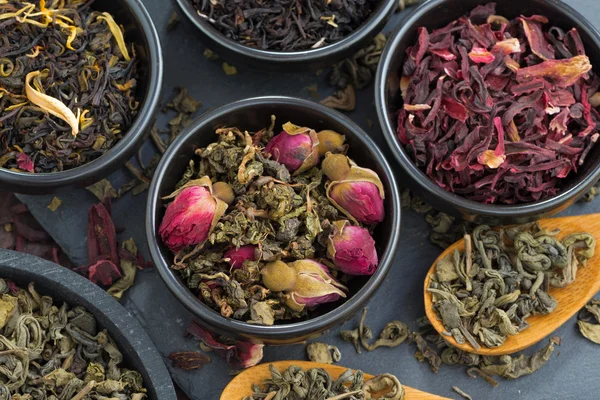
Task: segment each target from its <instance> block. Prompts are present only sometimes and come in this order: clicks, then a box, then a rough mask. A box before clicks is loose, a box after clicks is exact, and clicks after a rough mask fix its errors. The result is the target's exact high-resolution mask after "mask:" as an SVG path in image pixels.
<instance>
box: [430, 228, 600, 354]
mask: <svg viewBox="0 0 600 400" xmlns="http://www.w3.org/2000/svg"><path fill="white" fill-rule="evenodd" d="M557 234H558V232H550V231H545V230H542V229H541V228H540V227H539V225H537V224H527V225H522V226H517V227H511V228H500V229H498V230H492V229H490V227H488V226H486V225H481V226H478V227H475V228H474V229H473V230H472V233H470V234H465V236H464V239H465V250H464V251H463V252H459V251H458V250H456V251H454V253H453V254H451V255H449V256H448V257H446V258H444V259H442V260H440V261H439V262H438V264H437V265H436V273H435V274H434V275H433V276H432V280H431V283H430V286H429V288H428V289H427V290H428V291H429V292H430V293H431V295H432V298H433V309H434V310H435V311H436V313H437V315H438V317H439V318H440V319H441V321H442V323H443V324H444V327H445V329H446V333H445V334H448V335H451V336H453V337H454V339H455V340H456V341H457V342H458V343H461V344H462V343H465V342H469V343H470V344H471V346H473V348H475V349H479V348H480V346H485V347H488V348H493V347H498V346H501V345H502V344H503V343H504V341H505V340H506V338H507V337H508V336H512V335H517V334H518V333H519V332H521V331H522V330H524V329H527V328H528V324H527V317H528V316H529V315H535V314H542V315H544V314H549V313H551V312H553V311H554V309H555V308H556V306H557V305H558V303H557V301H556V300H555V299H554V298H553V297H552V296H551V295H550V294H549V293H548V289H549V288H550V287H565V286H567V285H568V284H570V283H572V282H573V281H574V280H575V277H576V273H577V269H578V268H579V267H584V266H585V262H586V260H588V259H589V258H591V257H592V256H593V255H594V251H595V246H596V241H595V238H594V237H593V236H592V235H590V234H589V233H577V234H572V235H569V236H567V237H565V238H563V239H562V240H559V239H558V236H557Z"/></svg>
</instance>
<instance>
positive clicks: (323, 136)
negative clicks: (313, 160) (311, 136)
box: [317, 130, 346, 157]
mask: <svg viewBox="0 0 600 400" xmlns="http://www.w3.org/2000/svg"><path fill="white" fill-rule="evenodd" d="M317 137H318V138H319V156H320V157H323V156H324V155H325V154H327V153H328V152H330V151H334V150H336V149H338V148H340V147H342V146H343V145H344V142H345V141H346V136H344V135H342V134H340V133H337V132H336V131H332V130H324V131H321V132H319V133H317Z"/></svg>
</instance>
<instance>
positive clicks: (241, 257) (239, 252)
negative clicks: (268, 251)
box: [223, 244, 256, 268]
mask: <svg viewBox="0 0 600 400" xmlns="http://www.w3.org/2000/svg"><path fill="white" fill-rule="evenodd" d="M255 251H256V246H254V245H252V244H249V245H246V246H241V247H240V248H235V247H233V248H231V249H229V250H227V251H226V252H225V254H224V255H223V258H224V259H226V260H227V262H228V263H229V265H231V267H232V268H242V265H243V264H244V261H246V260H250V261H254V260H256V255H255V254H256V253H255Z"/></svg>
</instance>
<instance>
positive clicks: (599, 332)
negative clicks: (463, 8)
mask: <svg viewBox="0 0 600 400" xmlns="http://www.w3.org/2000/svg"><path fill="white" fill-rule="evenodd" d="M577 325H579V331H580V332H581V334H582V335H583V336H584V337H585V338H586V339H588V340H591V341H592V342H594V343H597V344H600V324H591V323H589V322H585V321H577Z"/></svg>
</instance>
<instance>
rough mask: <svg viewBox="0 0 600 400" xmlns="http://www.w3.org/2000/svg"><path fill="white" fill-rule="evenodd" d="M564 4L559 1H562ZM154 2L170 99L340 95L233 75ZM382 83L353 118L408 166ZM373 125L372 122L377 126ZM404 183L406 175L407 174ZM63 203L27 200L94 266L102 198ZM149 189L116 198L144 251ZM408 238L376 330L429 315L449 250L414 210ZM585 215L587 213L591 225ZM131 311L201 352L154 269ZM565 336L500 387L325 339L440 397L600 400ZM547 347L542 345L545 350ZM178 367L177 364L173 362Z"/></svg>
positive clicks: (289, 354) (587, 345)
mask: <svg viewBox="0 0 600 400" xmlns="http://www.w3.org/2000/svg"><path fill="white" fill-rule="evenodd" d="M552 1H555V0H552ZM142 2H143V3H144V4H145V5H146V7H147V8H148V11H149V12H150V14H151V16H152V18H153V19H154V22H155V24H156V26H157V29H158V30H159V32H160V35H161V39H162V45H163V49H164V55H165V60H166V68H165V73H166V75H165V92H164V97H165V98H168V97H169V96H170V94H171V91H172V90H173V88H174V87H176V86H178V85H185V86H187V87H188V89H189V91H190V93H191V94H193V95H194V96H195V97H196V98H198V99H199V100H201V101H203V102H204V108H203V109H202V110H201V112H204V111H206V110H207V109H208V108H212V107H217V106H219V105H222V104H226V103H229V102H232V101H234V100H238V99H242V98H246V97H252V96H258V95H270V94H279V95H291V96H297V97H303V98H309V99H310V98H311V96H310V93H309V92H308V91H307V90H306V87H307V86H309V85H311V84H313V83H318V84H319V93H320V95H321V97H325V96H326V95H328V94H329V93H330V91H331V89H330V88H328V87H327V85H326V84H325V77H324V76H323V75H321V76H318V77H317V76H315V75H313V74H293V75H292V74H285V73H278V74H269V75H266V74H260V73H258V72H253V71H247V70H245V69H244V68H243V66H241V65H237V67H238V70H239V73H238V74H237V75H236V76H225V74H224V73H223V71H222V69H221V64H220V62H212V61H208V60H207V59H205V58H204V57H203V56H202V51H203V47H202V46H201V45H200V44H199V43H198V42H197V40H196V38H195V36H194V35H193V33H192V32H189V31H186V29H182V28H184V26H183V25H182V26H180V27H178V28H177V29H176V30H175V31H173V32H170V33H167V32H166V28H165V27H166V23H167V20H168V18H169V16H170V15H171V12H172V9H171V6H170V4H169V2H167V1H165V0H142ZM567 3H568V4H570V5H572V6H573V7H575V8H576V9H577V10H579V11H580V12H581V13H582V14H584V15H585V16H586V17H587V18H589V19H591V21H592V22H593V23H595V24H596V26H598V27H600V2H598V1H597V0H568V1H567ZM402 17H403V15H396V16H394V18H393V19H392V20H391V21H390V24H389V25H388V27H387V29H386V31H389V30H391V29H392V28H393V27H394V26H396V25H397V24H398V23H399V22H400V20H401V19H402ZM372 90H373V89H372V88H368V89H366V90H363V91H361V92H358V93H357V103H358V104H357V109H356V110H355V111H354V112H352V113H350V114H349V115H350V116H351V117H352V118H353V119H354V120H355V121H356V122H357V123H358V124H359V125H361V126H362V127H363V128H364V129H365V130H367V132H369V133H370V134H371V135H372V137H373V139H374V140H375V141H376V143H378V144H379V145H380V146H381V148H382V149H383V150H384V152H385V153H386V155H387V156H388V159H389V160H390V162H391V163H392V165H393V167H395V168H396V169H398V166H397V165H396V164H395V161H394V159H393V157H392V156H391V154H390V153H389V151H388V149H387V148H386V146H385V145H384V140H383V137H382V135H381V133H380V131H379V128H378V125H377V118H376V114H375V109H374V106H373V93H372ZM164 123H165V117H164V116H161V117H160V118H159V126H164V125H163V124H164ZM370 123H373V124H374V125H373V126H372V127H369V124H370ZM152 151H153V150H152V148H151V147H150V146H147V147H146V148H145V150H144V154H145V158H150V156H151V153H152ZM129 179H131V176H130V175H129V173H128V172H127V171H121V172H118V173H116V174H114V175H113V176H111V177H110V180H111V181H112V182H113V184H114V185H115V187H116V186H119V185H120V184H122V183H124V182H126V181H128V180H129ZM399 183H400V184H402V179H401V177H399ZM60 198H61V199H62V201H63V204H62V206H61V207H60V208H59V209H58V210H57V211H56V212H55V213H52V212H50V211H49V210H48V209H47V208H46V207H47V205H48V204H49V203H50V201H51V196H41V197H32V196H20V199H21V200H22V201H24V202H25V203H26V204H27V205H28V206H29V207H30V209H31V212H32V213H33V214H34V215H35V216H36V217H37V218H38V220H39V221H40V222H41V223H42V225H44V227H45V228H46V229H47V230H48V231H49V232H50V233H51V234H52V235H53V236H54V238H55V240H56V241H57V242H58V243H59V244H60V245H61V246H63V248H64V249H65V250H66V252H67V254H70V255H71V257H72V259H73V261H74V262H75V263H77V264H82V263H84V262H85V258H86V249H85V228H86V222H87V218H86V216H87V210H88V208H89V206H90V205H91V204H92V203H93V202H94V198H93V196H92V195H91V194H89V193H87V192H86V191H84V190H81V191H74V192H69V193H65V194H62V195H60ZM145 200H146V199H145V195H140V196H138V197H132V196H127V197H125V198H123V199H120V200H119V201H117V202H115V203H114V206H113V212H114V215H115V221H116V223H117V225H119V226H123V227H126V230H125V232H124V233H122V234H121V236H122V237H123V239H127V238H129V237H131V236H133V237H134V238H135V240H136V242H137V243H138V245H139V247H140V249H141V251H142V252H143V254H145V255H148V251H147V246H146V245H145V236H144V227H143V224H144V222H143V221H144V220H143V216H144V208H145ZM594 212H600V199H599V200H597V201H596V203H592V204H587V205H580V204H578V205H575V206H573V207H571V208H570V209H569V210H567V211H566V212H565V213H563V215H579V214H589V213H594ZM402 218H403V221H402V222H403V226H402V239H401V243H400V250H399V252H398V256H397V258H396V260H395V267H394V268H393V269H392V271H391V272H390V274H389V275H388V277H387V279H386V282H385V283H384V285H383V286H382V287H381V289H380V291H379V292H378V293H377V295H376V296H374V298H373V300H372V301H371V302H370V304H369V309H370V313H369V316H368V320H367V321H368V323H369V325H371V327H372V328H373V330H374V331H375V332H379V330H380V329H382V328H383V326H384V325H385V324H386V323H387V322H388V321H391V320H394V319H399V320H401V321H404V322H406V323H408V324H409V325H411V327H413V328H416V324H415V322H414V321H415V320H416V319H417V318H419V317H421V316H422V315H424V310H423V304H422V282H423V278H424V276H425V273H426V271H427V269H428V268H429V266H430V264H431V263H432V262H433V261H434V260H435V258H436V257H437V255H438V254H439V252H440V251H439V250H438V248H437V247H435V246H433V245H432V244H430V243H429V241H428V239H427V232H428V226H427V225H426V223H425V222H424V220H423V218H422V217H421V216H420V215H417V214H416V213H414V212H412V211H407V212H404V213H403V217H402ZM584 228H585V220H584V219H582V229H584ZM123 304H124V305H125V307H126V308H127V309H128V310H130V312H131V313H132V314H133V315H135V316H136V317H137V318H138V319H139V320H140V322H141V323H142V325H143V326H144V327H145V328H146V330H147V331H148V334H149V336H150V338H151V339H152V340H153V341H154V343H155V344H156V346H157V347H158V349H159V350H160V352H161V353H162V355H163V357H166V356H167V355H168V354H169V353H171V352H172V351H181V350H196V349H197V348H198V344H197V343H196V342H195V341H193V340H187V339H184V338H183V337H182V331H183V329H184V327H185V325H186V324H187V322H188V321H189V319H190V318H191V315H190V314H189V313H188V312H187V311H186V310H185V309H184V308H183V307H182V306H180V305H179V303H178V302H177V301H176V300H175V298H174V297H173V296H171V294H170V293H169V292H168V291H167V289H166V287H165V286H164V284H163V283H162V281H161V280H160V279H159V277H158V275H157V274H156V273H154V272H153V271H146V272H142V273H140V274H139V275H138V278H137V282H136V286H135V287H134V288H133V289H132V290H130V291H129V293H128V295H127V296H125V299H124V301H123ZM357 324H358V316H357V317H356V318H355V319H354V320H353V321H351V322H350V323H348V324H347V325H346V327H345V328H346V329H348V328H354V326H355V325H357ZM556 334H557V335H560V336H562V338H563V344H562V346H561V347H560V348H559V351H557V352H555V354H554V355H553V356H552V359H551V360H550V362H549V363H548V365H547V366H546V367H545V368H543V369H542V370H540V371H538V372H537V373H536V374H534V375H531V376H528V377H524V378H521V379H518V380H516V381H503V380H502V383H501V385H500V386H499V387H497V388H492V387H491V386H489V385H488V384H487V383H486V382H484V381H483V380H482V379H477V380H474V379H471V378H470V377H468V376H467V375H466V374H465V369H464V368H463V367H453V366H445V367H442V368H441V369H440V371H439V373H438V374H437V375H434V374H433V373H432V372H431V371H430V370H429V366H428V365H426V364H420V363H418V362H417V361H415V359H414V358H413V354H414V351H415V348H414V346H412V345H410V346H409V345H402V346H400V347H398V348H396V349H391V350H390V349H378V350H376V351H375V352H372V353H366V352H363V354H360V355H358V354H355V352H354V349H353V347H352V345H350V344H348V343H344V342H341V341H340V340H339V335H338V333H337V332H331V333H329V334H328V335H326V336H324V337H323V338H322V340H323V341H325V342H327V343H330V344H334V345H337V346H339V347H340V349H341V350H342V353H343V358H342V362H341V363H342V364H343V365H346V366H352V367H354V368H360V369H363V370H365V371H368V372H371V373H383V372H391V373H394V374H396V375H398V377H399V378H400V380H401V381H402V382H404V383H406V384H407V385H409V386H413V387H417V388H419V389H421V390H426V391H429V392H432V393H436V394H438V395H443V396H447V397H451V398H458V397H459V396H458V395H456V393H454V392H452V390H451V387H452V386H453V385H457V386H459V387H461V388H462V389H463V390H465V391H466V392H467V393H470V394H471V395H472V396H473V398H474V399H490V398H515V399H520V398H523V399H551V398H552V399H554V398H561V399H598V398H599V395H598V390H599V389H600V381H599V380H598V371H599V370H600V347H599V346H598V345H594V344H593V343H591V342H589V341H587V340H585V339H584V338H583V337H581V335H580V334H579V333H578V331H577V328H576V324H575V321H574V319H573V320H571V321H569V322H568V323H566V324H565V325H564V326H563V327H562V328H561V329H559V330H558V331H557V332H556ZM540 347H541V344H540V345H538V346H536V349H537V348H540ZM304 358H305V354H304V346H302V345H297V346H285V347H270V348H267V349H265V358H264V361H271V360H279V359H304ZM169 368H170V366H169ZM171 373H172V375H173V378H174V379H175V381H176V382H177V383H178V384H179V385H180V386H181V387H182V389H183V390H184V391H185V392H186V393H187V394H188V395H189V396H190V397H191V398H192V399H193V400H213V399H218V398H219V395H220V393H221V390H222V389H223V387H224V386H225V385H226V384H227V383H228V381H229V379H230V376H229V375H228V373H227V368H226V365H225V363H224V362H223V361H222V360H221V359H219V358H218V357H214V358H213V362H212V363H211V364H210V365H208V366H206V367H204V368H203V369H202V370H199V371H195V372H184V371H180V370H175V369H171Z"/></svg>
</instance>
